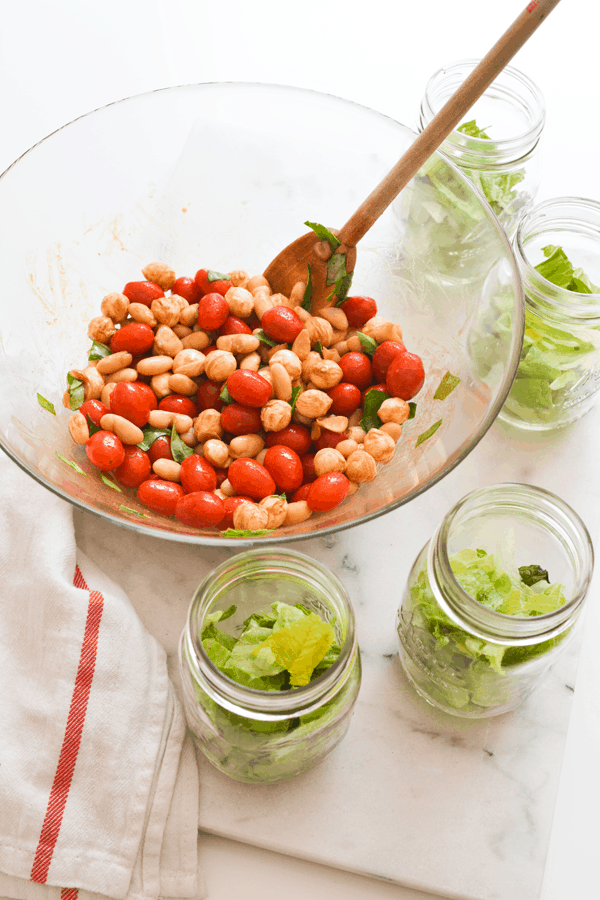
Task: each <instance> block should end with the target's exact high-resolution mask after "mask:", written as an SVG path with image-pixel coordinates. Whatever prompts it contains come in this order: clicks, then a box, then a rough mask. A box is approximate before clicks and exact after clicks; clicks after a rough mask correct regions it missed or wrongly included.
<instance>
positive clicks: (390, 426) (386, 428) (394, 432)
mask: <svg viewBox="0 0 600 900" xmlns="http://www.w3.org/2000/svg"><path fill="white" fill-rule="evenodd" d="M380 430H381V431H383V432H384V434H389V436H390V437H391V438H392V439H393V440H394V441H398V440H399V439H400V435H401V434H402V425H398V423H397V422H385V423H384V424H383V425H382V426H381V429H380Z"/></svg>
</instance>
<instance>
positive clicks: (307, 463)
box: [300, 453, 317, 484]
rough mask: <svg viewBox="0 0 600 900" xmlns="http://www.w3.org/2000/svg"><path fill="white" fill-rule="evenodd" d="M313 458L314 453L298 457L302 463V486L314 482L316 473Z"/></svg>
mask: <svg viewBox="0 0 600 900" xmlns="http://www.w3.org/2000/svg"><path fill="white" fill-rule="evenodd" d="M315 456H316V453H305V454H304V456H302V457H300V459H301V461H302V471H303V473H304V477H303V479H302V480H303V482H304V484H310V482H312V481H314V480H315V478H316V477H317V473H316V472H315Z"/></svg>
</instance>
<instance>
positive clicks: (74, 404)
mask: <svg viewBox="0 0 600 900" xmlns="http://www.w3.org/2000/svg"><path fill="white" fill-rule="evenodd" d="M67 384H68V385H69V406H70V407H71V410H72V411H73V412H76V410H78V409H79V407H80V406H81V404H82V403H83V401H84V399H85V385H84V383H83V381H80V380H79V379H78V378H75V376H74V375H70V374H69V375H67Z"/></svg>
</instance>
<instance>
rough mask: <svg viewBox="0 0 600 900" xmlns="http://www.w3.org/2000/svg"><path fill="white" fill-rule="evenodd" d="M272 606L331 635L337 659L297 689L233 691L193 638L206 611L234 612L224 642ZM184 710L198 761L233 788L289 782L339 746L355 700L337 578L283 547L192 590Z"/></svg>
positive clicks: (242, 560)
mask: <svg viewBox="0 0 600 900" xmlns="http://www.w3.org/2000/svg"><path fill="white" fill-rule="evenodd" d="M273 601H277V602H281V603H287V604H289V605H291V606H294V605H295V604H301V605H302V606H303V607H304V608H305V609H308V610H310V611H312V612H314V613H316V614H317V615H318V616H320V618H321V619H322V620H323V621H324V622H329V623H330V624H331V625H332V627H333V630H334V634H335V642H336V644H337V645H338V646H339V648H340V650H339V654H338V656H337V658H336V659H335V661H334V662H333V663H332V664H331V665H330V667H329V668H328V669H326V670H325V671H324V672H323V673H322V674H320V675H319V676H318V677H316V678H315V679H314V680H313V681H311V682H309V683H308V684H306V685H304V686H302V687H294V688H290V689H287V690H256V689H255V688H252V687H247V686H245V685H243V684H238V683H237V682H236V681H233V680H232V679H230V678H229V677H227V676H226V675H224V674H223V672H221V671H220V670H219V669H218V668H217V667H216V666H215V665H214V664H213V663H212V662H211V660H210V659H209V657H208V655H207V653H206V651H205V649H204V647H203V644H202V640H201V635H202V632H203V631H204V628H205V624H206V623H207V622H210V621H211V619H210V618H208V617H209V616H210V615H211V614H214V613H216V612H218V611H222V610H225V609H227V610H228V611H230V607H231V606H232V605H233V606H235V612H234V613H233V615H230V616H229V617H228V618H227V619H226V620H224V621H223V623H222V624H221V623H219V627H220V628H222V629H223V630H224V631H227V633H228V634H230V635H232V636H238V635H239V634H240V633H241V631H242V627H243V626H242V623H243V622H244V621H245V620H246V619H248V618H249V617H250V616H251V615H252V614H255V613H260V612H261V611H263V610H266V609H268V608H269V607H270V606H271V604H272V603H273ZM180 668H181V675H182V681H183V691H184V695H183V696H184V708H185V713H186V718H187V722H188V725H189V728H190V730H191V732H192V735H193V737H194V740H195V742H196V744H197V746H198V747H199V748H200V750H201V751H202V752H203V753H204V755H205V756H206V758H207V759H208V760H209V761H210V762H211V763H212V764H213V765H214V766H216V767H217V768H218V769H220V770H221V772H224V773H225V774H226V775H229V776H230V777H231V778H234V779H236V780H237V781H245V782H255V783H263V784H264V783H269V782H275V781H282V780H284V779H288V778H292V777H293V776H295V775H299V774H300V773H301V772H304V771H306V770H307V769H309V768H310V767H311V766H314V765H315V764H316V763H318V762H320V761H321V760H322V759H323V758H324V757H325V756H327V755H328V754H329V753H330V752H331V751H332V750H333V749H334V747H335V746H336V745H337V744H338V743H339V742H340V741H341V740H342V738H343V737H344V735H345V734H346V731H347V730H348V726H349V724H350V718H351V714H352V709H353V707H354V703H355V701H356V697H357V695H358V690H359V687H360V680H361V666H360V652H359V648H358V644H357V641H356V634H355V629H354V613H353V610H352V606H351V604H350V601H349V599H348V595H347V593H346V591H345V589H344V587H343V585H342V583H341V582H340V581H339V579H338V578H336V576H335V575H333V574H332V573H331V572H330V571H329V570H328V569H326V568H325V567H324V566H322V565H321V564H320V563H318V562H317V561H316V560H314V559H311V558H310V557H308V556H305V555H304V554H303V553H297V552H294V551H291V550H285V551H284V550H268V551H267V550H262V549H259V550H252V551H249V552H247V553H241V554H239V555H237V556H234V557H232V558H231V559H229V560H228V561H227V562H225V563H223V564H222V565H221V566H219V567H218V568H217V569H215V570H214V571H213V572H212V573H211V574H210V575H208V577H207V578H205V579H204V581H203V582H202V583H201V584H200V586H199V587H198V589H197V591H196V593H195V595H194V598H193V600H192V603H191V606H190V610H189V614H188V619H187V624H186V626H185V628H184V630H183V633H182V636H181V641H180Z"/></svg>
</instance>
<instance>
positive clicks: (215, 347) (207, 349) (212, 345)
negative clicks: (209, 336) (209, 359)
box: [202, 344, 219, 356]
mask: <svg viewBox="0 0 600 900" xmlns="http://www.w3.org/2000/svg"><path fill="white" fill-rule="evenodd" d="M218 349H219V348H218V347H217V345H216V344H211V345H210V347H207V348H206V350H203V351H202V352H203V353H204V355H205V356H208V354H209V353H214V352H215V350H218Z"/></svg>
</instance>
